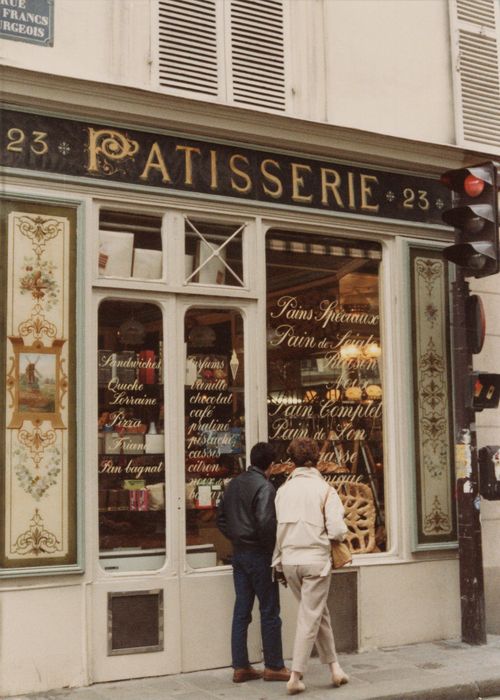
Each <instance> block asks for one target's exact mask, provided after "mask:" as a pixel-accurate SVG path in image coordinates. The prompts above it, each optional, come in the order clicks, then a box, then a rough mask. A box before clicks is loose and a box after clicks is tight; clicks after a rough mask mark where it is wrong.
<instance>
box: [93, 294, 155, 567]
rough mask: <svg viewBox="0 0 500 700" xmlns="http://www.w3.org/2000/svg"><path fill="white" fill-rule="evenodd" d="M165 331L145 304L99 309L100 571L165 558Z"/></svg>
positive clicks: (152, 563)
mask: <svg viewBox="0 0 500 700" xmlns="http://www.w3.org/2000/svg"><path fill="white" fill-rule="evenodd" d="M163 352H164V347H163V331H162V313H161V310H160V308H159V307H158V306H157V305H155V304H151V303H142V302H125V301H118V300H114V299H110V300H105V301H103V302H102V303H101V305H100V307H99V328H98V350H97V365H98V375H97V385H98V404H99V417H98V426H97V430H98V493H99V551H100V559H101V565H102V566H103V568H104V569H106V570H122V569H134V568H140V569H155V568H159V567H160V566H161V565H162V563H163V561H164V558H165V440H164V398H163V397H164V393H163V361H164V358H163Z"/></svg>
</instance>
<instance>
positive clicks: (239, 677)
mask: <svg viewBox="0 0 500 700" xmlns="http://www.w3.org/2000/svg"><path fill="white" fill-rule="evenodd" d="M263 675H264V674H263V672H262V671H257V669H255V668H252V667H251V666H248V668H235V669H234V673H233V683H246V682H247V681H257V680H259V679H260V678H262V676H263Z"/></svg>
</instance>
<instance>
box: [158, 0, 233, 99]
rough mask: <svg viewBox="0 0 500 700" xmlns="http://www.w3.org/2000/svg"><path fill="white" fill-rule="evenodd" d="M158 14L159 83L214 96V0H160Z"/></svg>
mask: <svg viewBox="0 0 500 700" xmlns="http://www.w3.org/2000/svg"><path fill="white" fill-rule="evenodd" d="M158 13H159V16H158V38H159V59H158V63H159V66H158V68H159V82H160V85H162V86H163V87H167V88H176V89H180V90H188V91H189V92H195V93H199V94H201V95H212V96H215V97H217V96H218V95H219V56H218V47H217V0H160V1H159V3H158Z"/></svg>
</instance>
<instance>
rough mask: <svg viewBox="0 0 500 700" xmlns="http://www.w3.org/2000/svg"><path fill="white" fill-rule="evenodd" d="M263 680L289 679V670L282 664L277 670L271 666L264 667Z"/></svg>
mask: <svg viewBox="0 0 500 700" xmlns="http://www.w3.org/2000/svg"><path fill="white" fill-rule="evenodd" d="M264 680H265V681H288V680H290V670H289V669H288V668H286V667H285V666H283V668H280V669H279V671H275V670H274V669H272V668H266V669H264Z"/></svg>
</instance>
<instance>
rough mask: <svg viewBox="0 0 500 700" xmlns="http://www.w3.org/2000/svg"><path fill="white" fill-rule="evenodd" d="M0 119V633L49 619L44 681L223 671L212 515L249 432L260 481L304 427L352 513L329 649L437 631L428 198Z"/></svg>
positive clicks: (452, 590) (448, 628)
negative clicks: (0, 611)
mask: <svg viewBox="0 0 500 700" xmlns="http://www.w3.org/2000/svg"><path fill="white" fill-rule="evenodd" d="M2 125H3V126H2V129H3V133H2V139H3V143H4V146H3V151H2V159H3V160H2V164H3V166H4V205H5V206H4V211H3V214H2V236H1V242H0V246H1V248H0V260H1V264H2V266H3V272H2V280H3V282H2V289H1V293H2V298H1V305H2V318H3V319H4V320H3V322H2V323H3V326H4V329H5V332H4V337H5V342H4V343H3V346H2V349H1V350H0V360H1V365H2V367H3V368H4V371H3V374H2V395H3V396H4V397H5V408H4V410H3V412H2V419H1V421H0V430H1V441H2V442H1V445H2V450H3V454H4V455H5V458H4V460H5V465H6V469H5V473H4V475H3V480H2V492H1V496H0V502H1V503H2V519H3V527H2V532H3V537H2V542H1V544H2V550H1V564H2V567H3V568H2V576H3V577H4V581H3V583H2V585H4V586H5V587H4V601H5V606H6V610H7V613H6V620H7V622H8V621H9V620H13V619H14V617H17V618H18V619H20V620H21V621H23V620H27V619H31V620H33V619H35V620H36V625H39V626H40V627H42V626H43V625H44V624H46V623H47V622H48V621H49V620H50V617H51V615H52V614H54V613H55V612H56V610H57V611H58V614H59V615H60V618H61V620H62V622H61V631H60V635H61V636H60V637H57V635H56V638H51V639H50V641H49V643H48V646H47V649H46V658H45V663H46V670H45V671H44V674H45V675H44V678H43V681H42V682H41V683H42V685H44V686H45V687H56V686H58V685H65V684H68V683H70V684H71V683H75V682H76V683H86V682H94V681H104V680H110V679H117V678H128V677H139V676H147V675H160V674H168V673H174V672H179V671H190V670H194V669H200V668H209V667H216V666H224V665H228V664H229V663H230V653H229V629H230V619H231V613H232V600H233V598H232V596H233V593H232V577H231V568H230V562H231V548H230V544H229V542H228V541H227V540H225V539H224V537H223V536H222V535H221V534H220V533H219V532H218V530H217V528H216V526H215V510H216V507H217V503H218V501H219V499H220V497H221V495H222V494H223V492H224V488H225V485H226V484H227V481H228V479H230V478H231V477H232V476H234V475H235V474H237V473H239V472H240V471H242V470H243V469H244V468H245V465H246V464H247V455H248V453H249V450H250V447H251V446H252V444H254V443H255V442H256V441H257V440H263V439H269V440H270V441H272V442H273V444H275V446H276V448H277V451H278V454H279V463H278V464H277V465H276V466H275V469H274V475H273V479H274V481H275V483H276V485H277V486H279V484H280V483H281V480H282V479H283V478H284V476H285V475H286V474H287V472H288V470H289V465H288V463H287V458H286V447H287V445H288V443H289V441H290V440H291V439H293V438H294V437H298V436H303V435H308V436H312V437H314V438H315V439H316V440H318V442H319V443H320V445H321V462H320V469H321V471H322V472H323V473H324V475H325V478H327V479H328V480H329V481H331V482H332V483H333V484H334V485H335V486H336V487H337V488H338V490H339V493H340V494H341V496H342V498H343V500H344V503H345V505H346V509H347V513H348V520H349V524H350V535H349V541H350V545H351V548H352V549H353V552H354V554H355V558H354V565H353V567H352V568H351V570H349V571H348V572H341V573H339V574H337V575H336V577H335V579H336V582H334V585H336V590H338V591H340V592H341V594H342V596H341V599H342V606H343V608H342V610H340V609H339V607H338V605H339V603H338V598H339V596H337V603H336V602H335V600H334V599H333V598H334V596H332V606H333V608H334V610H335V609H336V610H337V612H338V618H339V620H340V618H341V617H342V612H344V619H342V620H341V621H340V622H339V623H338V624H339V625H340V626H339V627H338V630H339V631H338V635H339V647H340V648H342V645H343V644H344V647H347V646H349V645H350V647H351V648H352V647H355V648H360V649H363V648H369V647H373V646H380V645H384V644H396V643H405V642H411V641H420V640H422V639H435V638H442V637H446V636H453V634H456V632H457V630H458V624H459V607H458V606H459V600H458V574H457V562H456V560H455V552H454V549H453V547H454V540H455V539H456V523H455V516H454V503H453V488H452V474H453V464H452V450H451V448H450V445H452V444H453V439H452V417H451V402H450V396H451V385H450V356H449V338H448V326H449V308H448V307H449V303H448V278H447V270H446V267H445V265H444V263H443V261H442V259H441V256H440V249H441V248H442V247H443V245H444V244H445V242H446V241H448V240H449V233H448V231H447V230H446V229H445V228H444V227H443V226H441V218H440V212H441V210H442V209H444V208H445V207H446V201H447V197H448V193H447V191H446V190H444V189H443V188H441V187H440V185H439V183H438V182H437V180H436V179H435V178H433V177H429V176H424V175H421V174H418V173H411V172H410V170H409V168H408V169H407V170H405V171H402V170H401V171H398V170H395V169H392V170H391V169H389V168H388V167H386V168H384V167H382V166H377V167H374V166H369V165H366V167H365V166H364V165H360V162H361V161H360V160H359V158H357V159H356V162H353V163H349V162H347V161H340V160H339V161H336V160H335V159H333V158H332V157H328V158H324V159H320V158H318V157H315V158H313V157H311V156H309V155H308V154H307V153H306V154H304V153H302V154H300V155H299V154H298V151H299V149H298V148H297V152H296V153H292V152H291V151H290V152H287V153H284V152H280V151H278V150H274V149H273V148H272V146H271V143H272V139H271V138H269V139H268V140H267V141H265V142H264V143H258V144H257V145H253V146H250V145H248V144H245V145H238V144H237V143H235V141H237V139H234V140H233V139H227V141H226V142H223V141H222V140H220V138H219V139H217V140H216V139H213V138H212V137H211V134H210V133H208V131H207V130H205V131H204V132H203V133H199V135H198V136H197V137H196V138H194V137H192V136H190V137H189V138H187V137H186V136H185V135H184V134H183V133H181V132H180V131H176V132H172V133H168V132H165V131H162V130H161V129H160V128H159V127H158V128H156V129H151V128H149V129H148V128H146V127H144V128H142V129H140V128H137V127H135V128H128V125H127V123H126V122H125V121H123V122H122V123H121V124H118V125H117V124H116V123H115V122H110V124H106V123H105V122H103V120H102V118H100V119H97V118H96V120H95V122H94V121H93V120H89V119H83V118H81V119H76V118H71V119H70V118H67V117H64V116H61V115H57V114H55V113H52V114H49V113H47V114H36V113H34V112H28V111H26V110H22V111H19V110H15V109H12V110H8V111H5V112H4V114H3V121H2ZM366 162H367V163H369V162H370V157H369V156H367V157H366ZM443 580H448V581H449V585H448V587H447V589H446V590H443V588H442V587H441V586H440V585H439V584H440V582H441V581H443ZM417 592H418V595H417ZM335 606H337V607H335ZM22 610H24V611H25V612H23V611H22ZM41 610H43V612H41ZM346 611H349V612H348V613H347V612H346ZM293 613H294V604H293V601H292V600H291V599H290V598H289V597H288V593H287V592H285V593H284V595H283V618H284V641H285V652H286V654H289V653H290V649H291V643H292V641H293V624H294V614H293ZM346 615H347V616H346ZM19 616H20V617H19ZM405 617H406V619H411V625H407V624H406V622H405V619H404V618H405ZM20 628H22V625H20ZM76 630H78V633H77V634H75V631H76ZM70 636H71V638H72V640H73V641H72V643H71V645H70V647H69V649H66V651H65V653H66V654H67V661H68V663H67V665H66V668H64V664H60V663H59V662H58V661H57V659H59V660H60V659H61V654H62V647H61V640H62V639H64V638H67V637H70ZM250 643H251V648H252V656H253V658H254V659H258V658H259V657H260V645H259V636H258V627H257V626H256V625H255V623H254V624H253V625H252V632H251V640H250ZM26 644H28V647H29V646H30V644H31V643H30V642H27V641H26V636H25V635H24V634H23V633H22V631H19V632H16V633H15V634H14V635H13V637H12V638H11V640H10V642H9V649H10V651H9V654H8V657H9V656H10V657H12V658H14V657H18V656H19V658H21V659H22V658H23V655H22V654H20V650H21V649H22V648H25V646H26ZM87 654H88V656H87ZM63 657H64V654H63ZM23 663H24V662H23ZM21 665H22V664H21ZM17 669H18V670H17V674H19V663H18V664H17ZM23 672H24V673H25V677H27V681H26V682H27V684H28V685H27V686H26V688H28V687H29V688H31V689H37V681H35V680H32V679H33V678H34V671H33V668H32V667H31V666H30V663H29V662H28V661H26V663H25V667H24V668H23ZM26 674H27V676H26ZM7 677H8V678H11V677H9V676H7ZM75 679H76V680H75ZM7 686H8V687H7V689H9V688H13V687H14V681H13V680H8V681H7ZM26 688H24V689H22V690H26Z"/></svg>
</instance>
